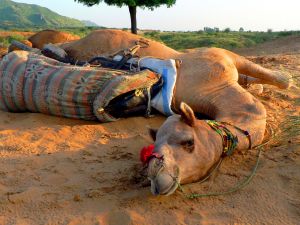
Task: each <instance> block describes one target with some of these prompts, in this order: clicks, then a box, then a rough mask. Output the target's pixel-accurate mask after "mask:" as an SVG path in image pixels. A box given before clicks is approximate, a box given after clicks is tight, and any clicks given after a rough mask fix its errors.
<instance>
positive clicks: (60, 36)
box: [28, 30, 80, 49]
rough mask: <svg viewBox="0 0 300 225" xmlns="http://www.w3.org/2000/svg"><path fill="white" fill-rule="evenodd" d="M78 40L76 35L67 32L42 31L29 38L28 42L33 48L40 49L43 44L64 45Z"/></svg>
mask: <svg viewBox="0 0 300 225" xmlns="http://www.w3.org/2000/svg"><path fill="white" fill-rule="evenodd" d="M78 39H80V37H79V36H78V35H74V34H70V33H67V32H62V31H56V30H43V31H40V32H38V33H36V34H34V35H32V36H31V37H29V38H28V41H30V42H31V43H32V47H33V48H38V49H42V48H43V47H44V45H45V44H49V43H52V44H57V43H65V42H70V41H74V40H78Z"/></svg>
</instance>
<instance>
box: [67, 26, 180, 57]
mask: <svg viewBox="0 0 300 225" xmlns="http://www.w3.org/2000/svg"><path fill="white" fill-rule="evenodd" d="M136 44H141V45H142V48H141V49H140V50H139V51H138V52H137V54H138V55H139V56H141V57H143V56H153V57H156V58H163V59H167V58H175V57H176V56H177V55H179V52H177V51H176V50H174V49H171V48H169V47H167V46H165V45H164V44H162V43H159V42H157V41H154V40H150V39H147V38H145V37H142V36H139V35H135V34H131V33H129V32H127V31H121V30H111V29H103V30H96V31H93V32H91V33H90V34H88V35H87V36H86V37H84V38H82V39H80V40H78V41H74V42H71V43H67V44H63V45H61V47H62V48H63V49H64V50H65V51H66V52H67V53H68V54H69V55H70V56H71V57H72V58H74V59H77V60H82V61H86V60H90V59H91V58H93V57H95V56H99V55H111V54H114V53H116V52H119V51H121V50H124V49H127V48H131V47H133V46H134V45H136Z"/></svg>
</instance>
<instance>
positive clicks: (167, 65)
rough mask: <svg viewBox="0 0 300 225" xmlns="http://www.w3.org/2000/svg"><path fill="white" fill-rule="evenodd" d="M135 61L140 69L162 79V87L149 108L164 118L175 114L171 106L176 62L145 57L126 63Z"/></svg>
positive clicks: (175, 77)
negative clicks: (157, 75)
mask: <svg viewBox="0 0 300 225" xmlns="http://www.w3.org/2000/svg"><path fill="white" fill-rule="evenodd" d="M132 60H134V61H132ZM137 61H139V66H140V67H145V68H148V69H150V70H152V71H154V72H156V73H158V74H160V75H161V76H162V78H163V87H162V89H161V90H160V92H159V93H157V95H156V96H155V97H154V98H153V99H152V100H151V106H152V107H153V108H155V109H156V110H158V111H159V112H161V113H162V114H164V115H166V116H171V115H173V114H175V113H174V112H173V111H172V109H171V104H172V98H173V91H174V88H175V84H176V79H177V68H176V61H175V60H174V59H168V60H162V59H156V58H150V57H149V58H147V57H145V58H141V59H131V60H129V62H128V63H131V62H134V63H136V62H137Z"/></svg>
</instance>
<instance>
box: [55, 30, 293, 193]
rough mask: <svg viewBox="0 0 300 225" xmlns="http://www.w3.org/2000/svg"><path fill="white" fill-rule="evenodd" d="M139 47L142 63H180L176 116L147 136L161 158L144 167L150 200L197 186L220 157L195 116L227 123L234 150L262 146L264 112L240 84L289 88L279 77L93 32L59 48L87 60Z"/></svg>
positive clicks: (214, 138) (219, 147)
mask: <svg viewBox="0 0 300 225" xmlns="http://www.w3.org/2000/svg"><path fill="white" fill-rule="evenodd" d="M139 41H141V42H143V43H147V45H148V47H145V48H142V49H140V50H139V52H138V54H139V55H140V56H141V57H144V56H153V57H159V58H176V59H180V60H182V65H181V67H180V70H179V75H178V77H177V81H176V89H175V92H174V97H173V103H174V105H173V108H174V109H175V110H176V111H177V112H178V113H179V114H180V116H179V115H174V116H171V117H169V118H168V119H167V120H166V122H165V123H164V124H163V125H162V126H161V127H160V128H159V130H158V132H157V133H156V132H154V131H153V130H152V131H151V132H150V133H151V134H152V137H153V138H154V140H155V150H154V152H155V153H157V154H158V155H160V156H161V157H153V158H152V159H151V160H150V162H149V166H148V175H149V177H150V178H151V180H152V182H151V190H152V192H153V193H154V194H171V193H172V192H174V191H175V189H176V187H177V183H179V182H180V183H182V184H186V183H191V182H195V181H197V180H199V179H200V178H202V177H203V176H205V175H206V173H207V172H208V171H209V169H210V168H211V167H212V166H213V165H214V164H215V163H216V162H217V161H218V160H219V158H220V157H221V155H222V152H223V148H224V146H223V144H222V139H221V138H220V136H219V134H218V133H217V132H216V131H215V130H214V129H213V128H212V127H211V126H210V125H208V123H207V122H205V121H204V120H197V119H196V118H195V115H194V111H195V112H197V113H202V114H206V115H208V116H209V117H210V118H213V119H214V120H216V121H223V122H226V123H227V125H226V127H227V129H228V130H229V131H230V132H231V133H232V134H233V135H234V136H237V138H238V143H237V146H236V148H237V149H238V150H243V149H248V148H249V146H250V145H251V146H255V145H258V144H260V143H261V142H262V140H263V137H264V132H265V126H266V110H265V108H264V106H263V105H262V104H261V103H260V102H259V101H258V100H257V99H256V98H255V97H254V96H252V95H251V94H250V93H249V92H247V91H245V89H243V88H242V87H241V86H240V85H239V83H240V84H243V81H244V78H245V75H247V76H249V77H248V81H247V82H248V83H261V84H271V85H275V86H277V87H279V88H288V87H289V86H290V83H291V80H290V78H289V77H287V76H285V75H283V74H281V73H280V72H274V71H271V70H268V69H265V68H262V67H261V66H259V65H257V64H254V63H252V62H250V61H248V60H247V59H245V58H244V57H241V56H239V55H236V54H234V53H232V52H230V51H227V50H224V49H218V48H203V49H200V50H199V51H197V52H193V53H180V52H177V51H175V50H173V49H170V48H168V47H166V46H164V45H162V44H160V43H158V42H155V41H151V40H146V39H144V38H142V37H140V36H137V35H133V34H130V33H127V32H122V31H115V30H102V31H95V32H92V33H91V34H90V35H88V36H87V37H85V38H83V39H80V40H78V41H74V42H70V43H67V44H63V45H61V47H62V48H64V49H65V51H66V52H67V53H68V54H69V55H70V56H72V57H73V58H76V59H78V60H88V59H90V58H92V57H95V56H96V55H103V54H106V55H110V54H113V53H115V52H117V51H119V50H121V49H124V48H129V47H132V46H133V45H135V44H138V43H139ZM243 74H244V75H243ZM238 81H239V83H238ZM182 102H185V103H186V104H181V103H182ZM230 124H231V125H230ZM220 129H221V128H220ZM241 130H243V131H245V132H242V131H241ZM246 131H247V132H248V133H249V135H246V134H247V132H246ZM223 132H224V131H223ZM249 142H251V143H249ZM157 154H154V155H157Z"/></svg>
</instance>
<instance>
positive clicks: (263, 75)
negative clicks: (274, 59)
mask: <svg viewBox="0 0 300 225" xmlns="http://www.w3.org/2000/svg"><path fill="white" fill-rule="evenodd" d="M227 52H228V54H229V55H230V57H231V58H232V60H233V62H234V64H235V66H236V68H237V70H238V72H239V74H244V75H247V76H250V77H254V78H257V79H259V80H261V81H263V83H266V84H271V85H275V86H277V87H279V88H282V89H286V88H289V87H290V86H291V84H292V79H291V77H290V76H289V75H285V74H283V73H281V72H279V71H272V70H269V69H266V68H263V67H262V66H260V65H258V64H255V63H253V62H251V61H249V60H248V59H246V58H245V57H243V56H239V55H237V54H235V53H233V52H229V51H227Z"/></svg>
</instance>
